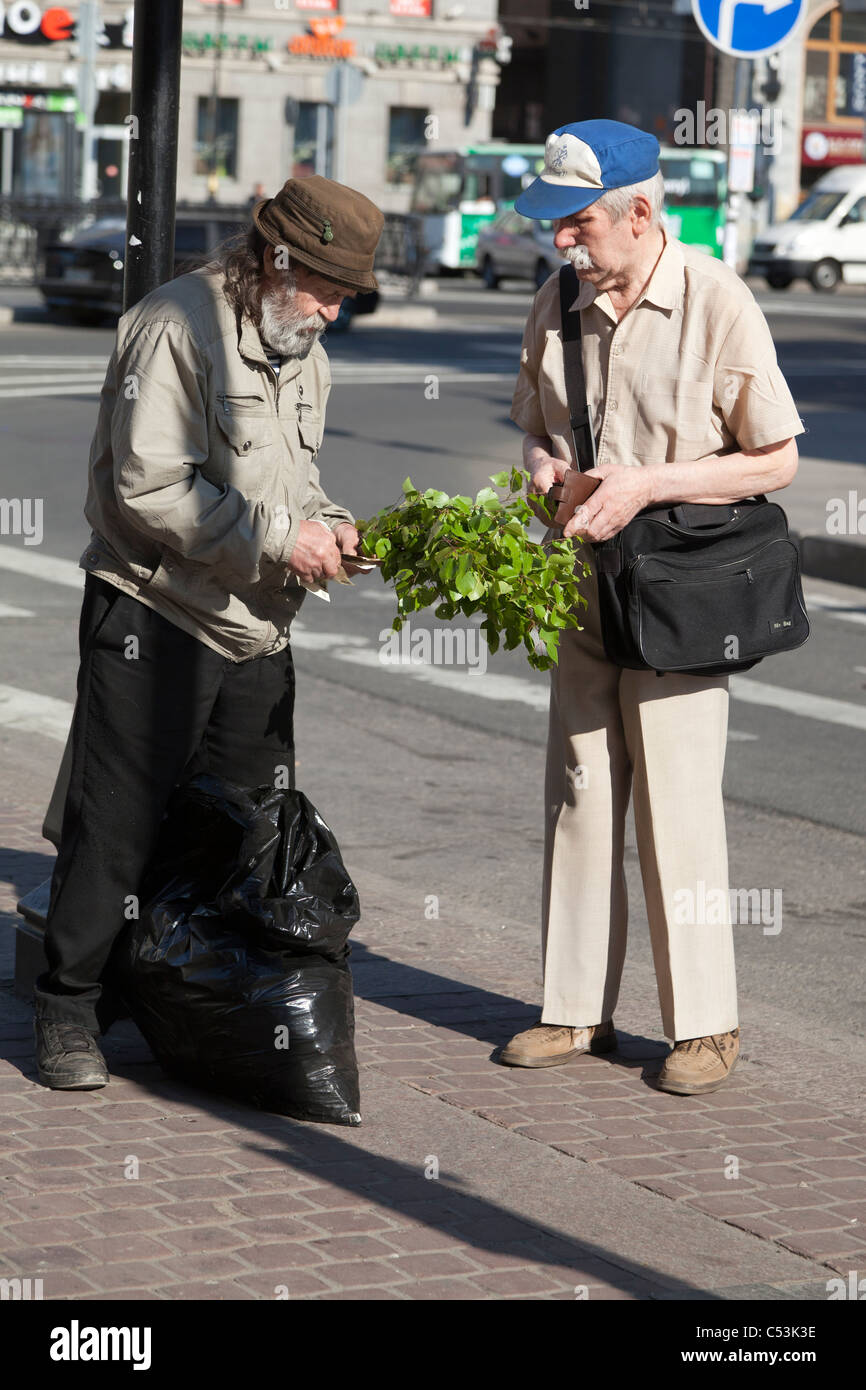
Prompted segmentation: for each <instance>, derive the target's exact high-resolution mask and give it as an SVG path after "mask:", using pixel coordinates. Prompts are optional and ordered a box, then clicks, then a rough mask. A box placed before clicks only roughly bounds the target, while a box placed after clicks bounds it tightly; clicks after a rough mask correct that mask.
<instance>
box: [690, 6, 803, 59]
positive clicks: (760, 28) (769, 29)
mask: <svg viewBox="0 0 866 1390" xmlns="http://www.w3.org/2000/svg"><path fill="white" fill-rule="evenodd" d="M802 13H803V0H692V14H693V15H694V17H695V21H696V23H697V25H698V28H699V29H700V30H701V32H702V33H703V34H704V36H705V37H706V38H708V39H709V41H710V43H711V44H714V45H715V47H716V48H720V49H721V50H722V52H723V53H730V54H731V55H732V56H733V57H735V58H759V57H760V56H761V54H762V53H773V52H775V50H776V49H778V48H781V47H782V45H783V44H784V43H787V41H788V39H790V38H791V37H792V35H793V33H794V31H795V29H796V28H797V25H798V24H799V22H800V17H801V15H802Z"/></svg>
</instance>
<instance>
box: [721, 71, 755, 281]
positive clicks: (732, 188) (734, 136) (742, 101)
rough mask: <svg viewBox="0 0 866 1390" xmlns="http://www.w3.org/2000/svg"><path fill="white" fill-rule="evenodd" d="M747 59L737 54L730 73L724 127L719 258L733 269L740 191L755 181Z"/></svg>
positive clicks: (735, 255)
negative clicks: (731, 94)
mask: <svg viewBox="0 0 866 1390" xmlns="http://www.w3.org/2000/svg"><path fill="white" fill-rule="evenodd" d="M750 69H751V61H750V59H748V58H738V59H737V66H736V70H735V74H734V108H735V109H734V111H733V112H731V116H730V125H729V130H728V197H727V203H726V206H725V231H724V237H723V241H722V260H723V261H724V263H725V265H729V266H730V267H731V268H732V269H733V270H736V268H737V261H738V259H739V256H738V250H739V234H740V218H741V216H742V211H743V194H744V193H749V192H751V190H752V188H753V187H754V182H755V141H756V139H757V130H756V128H755V123H754V120H753V119H752V117H751V115H750V114H749V113H748V112H746V111H745V110H744V108H745V106H746V102H747V101H748V93H749V91H750V90H751V83H750V81H749V77H750Z"/></svg>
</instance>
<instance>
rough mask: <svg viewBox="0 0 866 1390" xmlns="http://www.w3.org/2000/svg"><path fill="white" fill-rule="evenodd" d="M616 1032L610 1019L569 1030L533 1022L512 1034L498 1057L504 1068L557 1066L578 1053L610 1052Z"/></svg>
mask: <svg viewBox="0 0 866 1390" xmlns="http://www.w3.org/2000/svg"><path fill="white" fill-rule="evenodd" d="M615 1047H616V1033H615V1032H614V1031H613V1019H609V1020H608V1022H607V1023H596V1024H594V1025H593V1026H592V1027H590V1028H569V1027H566V1026H563V1025H560V1024H557V1023H533V1025H532V1027H531V1028H527V1029H526V1031H525V1032H523V1033H518V1034H516V1036H515V1037H513V1038H512V1039H511V1042H510V1043H508V1044H507V1045H506V1046H505V1047H504V1048H503V1049H502V1051H501V1052H500V1054H499V1056H498V1058H497V1059H496V1060H497V1061H499V1062H502V1063H503V1064H504V1065H505V1066H506V1067H558V1066H561V1064H562V1063H563V1062H568V1061H570V1059H571V1058H572V1057H579V1056H580V1054H581V1053H582V1052H592V1053H597V1052H599V1053H600V1052H613V1051H614V1049H615Z"/></svg>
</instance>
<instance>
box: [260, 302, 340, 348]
mask: <svg viewBox="0 0 866 1390" xmlns="http://www.w3.org/2000/svg"><path fill="white" fill-rule="evenodd" d="M294 297H295V291H294V288H293V287H292V288H282V287H281V288H280V289H276V290H275V289H271V290H267V291H266V292H265V293H264V294H263V295H262V302H261V322H260V325H259V337H260V338H261V339H262V342H264V343H266V344H267V345H268V347H271V348H273V350H274V352H278V353H279V354H280V356H281V357H308V356H309V354H310V352H311V351H312V349H313V346H314V344H316V343H317V342H318V341H319V339H320V338H321V336H322V334H323V333H324V331H325V329H326V328H327V327H328V324H327V322H326V320H325V319H323V318H322V316H321V314H311V315H310V317H309V318H305V317H304V316H303V315H301V314H299V313H298V311H297V309H296V308H294Z"/></svg>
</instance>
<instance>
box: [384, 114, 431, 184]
mask: <svg viewBox="0 0 866 1390" xmlns="http://www.w3.org/2000/svg"><path fill="white" fill-rule="evenodd" d="M426 119H427V112H426V110H425V109H423V108H422V107H419V106H392V107H391V108H390V109H389V111H388V163H387V165H386V166H385V181H386V182H387V183H411V182H412V177H413V174H414V170H415V161H416V159H417V158H418V155H419V154H420V153H421V151H422V150H423V149H425V148H426V145H427V141H426V140H425V139H424V124H425V121H426Z"/></svg>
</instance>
